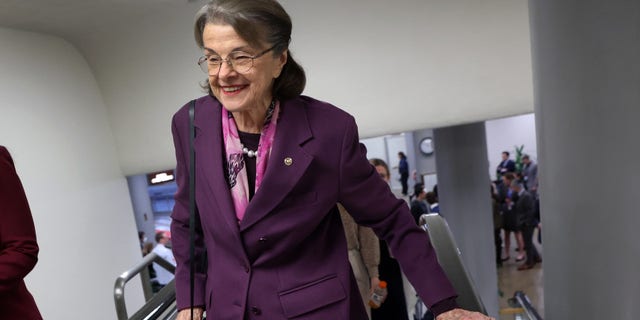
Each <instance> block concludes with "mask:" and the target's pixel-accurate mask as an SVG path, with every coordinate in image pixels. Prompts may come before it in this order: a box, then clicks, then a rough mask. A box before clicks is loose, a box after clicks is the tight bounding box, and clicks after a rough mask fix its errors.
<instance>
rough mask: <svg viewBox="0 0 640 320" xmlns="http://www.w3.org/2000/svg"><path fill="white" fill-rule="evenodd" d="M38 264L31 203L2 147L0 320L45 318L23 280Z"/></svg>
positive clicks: (0, 188)
mask: <svg viewBox="0 0 640 320" xmlns="http://www.w3.org/2000/svg"><path fill="white" fill-rule="evenodd" d="M37 261H38V243H37V242H36V230H35V227H34V226H33V219H32V218H31V210H29V203H27V197H26V196H25V194H24V190H23V189H22V184H21V183H20V179H19V178H18V175H17V174H16V169H15V167H14V166H13V160H12V159H11V155H9V152H8V151H7V149H5V147H3V146H0V319H25V320H36V319H42V317H41V316H40V312H39V311H38V307H37V306H36V303H35V301H34V300H33V297H32V296H31V294H30V293H29V291H28V290H27V287H26V286H25V284H24V280H23V279H24V277H25V276H26V275H27V274H28V273H29V272H31V270H32V269H33V267H34V266H35V265H36V262H37Z"/></svg>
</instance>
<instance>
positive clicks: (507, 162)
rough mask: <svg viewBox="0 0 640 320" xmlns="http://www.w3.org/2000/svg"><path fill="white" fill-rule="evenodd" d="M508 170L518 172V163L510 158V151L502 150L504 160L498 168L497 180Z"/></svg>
mask: <svg viewBox="0 0 640 320" xmlns="http://www.w3.org/2000/svg"><path fill="white" fill-rule="evenodd" d="M507 172H516V163H515V162H513V160H511V159H509V151H502V162H500V164H499V165H498V167H497V168H496V181H499V180H500V177H502V175H504V174H505V173H507Z"/></svg>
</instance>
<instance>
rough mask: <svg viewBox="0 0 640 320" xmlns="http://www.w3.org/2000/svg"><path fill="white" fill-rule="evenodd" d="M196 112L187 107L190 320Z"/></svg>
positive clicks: (192, 101)
mask: <svg viewBox="0 0 640 320" xmlns="http://www.w3.org/2000/svg"><path fill="white" fill-rule="evenodd" d="M195 112H196V100H191V104H190V105H189V262H190V263H189V291H190V295H189V301H190V305H191V320H193V296H194V290H195V288H194V287H195V271H196V264H195V261H194V260H195V237H196V157H195V154H196V152H195V148H194V145H193V141H194V140H195V137H196V128H195V125H194V124H193V121H194V119H195Z"/></svg>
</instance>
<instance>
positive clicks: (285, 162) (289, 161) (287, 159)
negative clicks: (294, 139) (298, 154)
mask: <svg viewBox="0 0 640 320" xmlns="http://www.w3.org/2000/svg"><path fill="white" fill-rule="evenodd" d="M284 164H285V165H286V166H290V165H292V164H293V159H291V158H290V157H286V158H284Z"/></svg>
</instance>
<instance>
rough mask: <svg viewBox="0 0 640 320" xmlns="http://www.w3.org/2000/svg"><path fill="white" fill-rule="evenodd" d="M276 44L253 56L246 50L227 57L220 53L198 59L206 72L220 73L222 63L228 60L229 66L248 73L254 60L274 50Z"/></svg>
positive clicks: (201, 67) (239, 71)
mask: <svg viewBox="0 0 640 320" xmlns="http://www.w3.org/2000/svg"><path fill="white" fill-rule="evenodd" d="M273 48H275V46H273V47H271V48H269V49H267V50H264V51H262V52H260V53H258V54H256V55H255V56H251V55H249V54H248V53H246V52H232V53H230V54H229V55H228V56H227V58H226V59H222V57H220V56H218V55H210V56H207V55H205V56H202V57H200V59H198V65H199V66H200V69H202V72H204V73H206V74H209V75H211V74H218V73H219V72H220V69H221V68H222V63H223V62H226V63H227V64H228V65H229V67H231V68H233V70H235V71H236V72H238V73H247V72H249V70H251V68H253V60H255V59H258V58H260V57H262V56H263V55H264V54H265V53H267V52H269V51H271V50H273Z"/></svg>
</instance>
